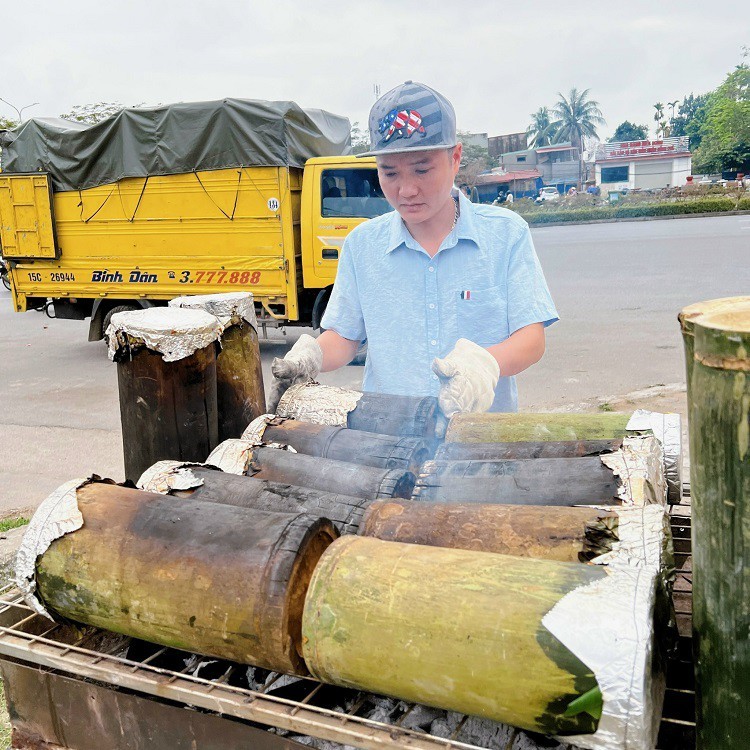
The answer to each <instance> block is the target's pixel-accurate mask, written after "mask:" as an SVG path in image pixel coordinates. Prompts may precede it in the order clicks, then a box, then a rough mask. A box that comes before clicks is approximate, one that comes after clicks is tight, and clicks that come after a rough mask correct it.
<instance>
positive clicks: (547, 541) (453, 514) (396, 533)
mask: <svg viewBox="0 0 750 750" xmlns="http://www.w3.org/2000/svg"><path fill="white" fill-rule="evenodd" d="M358 533H359V535H360V536H370V537H375V538H376V539H382V540H383V541H387V542H403V543H405V544H426V545H429V546H431V547H451V548H453V549H468V550H477V551H481V552H495V553H499V554H503V555H515V556H516V557H535V558H539V559H544V560H559V561H561V562H590V561H592V560H597V561H601V562H606V563H611V562H618V561H619V562H626V563H627V564H629V565H638V566H639V567H643V566H645V565H655V566H656V567H657V568H658V569H660V570H662V571H663V572H664V573H665V577H668V576H669V574H670V570H671V568H672V566H673V559H672V547H671V532H670V527H669V517H668V515H667V513H666V512H665V510H664V509H663V508H661V507H659V506H654V505H651V506H646V507H643V508H617V509H613V510H609V511H605V510H602V509H600V508H559V507H547V506H521V507H519V506H516V505H491V504H486V505H485V504H479V503H472V504H470V505H460V504H449V503H418V502H413V501H410V500H400V501H397V500H378V501H377V502H374V503H372V504H371V505H370V506H369V507H368V509H367V511H366V513H365V515H364V518H363V519H362V523H361V524H360V527H359V532H358Z"/></svg>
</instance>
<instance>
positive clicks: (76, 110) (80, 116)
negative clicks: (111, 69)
mask: <svg viewBox="0 0 750 750" xmlns="http://www.w3.org/2000/svg"><path fill="white" fill-rule="evenodd" d="M133 106H135V107H140V106H142V105H141V104H134V105H133ZM123 109H125V107H124V105H122V104H119V103H118V102H97V103H96V104H76V106H75V107H73V109H71V110H70V112H66V113H65V114H62V115H60V117H62V119H63V120H71V121H73V122H85V123H87V124H88V125H94V124H96V123H97V122H101V121H102V120H106V119H107V118H108V117H112V116H113V115H116V114H117V113H118V112H120V111H121V110H123Z"/></svg>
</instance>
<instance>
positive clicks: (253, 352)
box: [169, 292, 266, 442]
mask: <svg viewBox="0 0 750 750" xmlns="http://www.w3.org/2000/svg"><path fill="white" fill-rule="evenodd" d="M169 306H170V307H179V308H190V309H194V310H205V311H206V312H208V313H211V314H212V315H215V316H216V317H217V318H219V320H220V321H221V324H222V332H221V351H220V352H219V354H218V355H217V357H216V391H217V401H218V420H219V438H218V439H219V442H221V441H223V440H227V439H229V438H238V437H239V436H240V435H241V434H242V431H243V430H244V429H245V426H246V425H247V424H248V422H251V421H252V420H253V419H255V418H256V417H258V416H260V415H261V414H263V412H264V411H265V403H266V397H265V392H264V390H263V373H262V371H261V359H260V345H259V343H258V323H257V320H256V317H255V307H254V305H253V295H252V294H251V293H250V292H229V293H227V294H201V295H196V296H190V297H177V298H175V299H173V300H170V301H169Z"/></svg>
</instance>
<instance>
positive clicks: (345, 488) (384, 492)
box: [247, 448, 416, 500]
mask: <svg viewBox="0 0 750 750" xmlns="http://www.w3.org/2000/svg"><path fill="white" fill-rule="evenodd" d="M247 475H248V476H251V477H256V478H257V479H267V480H269V481H271V482H285V483H288V484H296V485H299V486H303V487H311V488H313V489H316V490H321V491H323V492H334V493H346V494H348V495H352V496H354V497H362V498H366V499H368V500H377V499H380V498H388V497H410V496H411V493H412V491H413V489H414V482H415V481H416V479H415V477H414V474H412V473H411V472H410V471H404V470H403V469H376V468H374V467H372V466H362V465H361V464H352V463H348V462H347V461H333V460H332V459H330V458H318V457H317V456H306V455H304V454H303V453H291V452H290V451H285V450H279V449H278V448H254V449H253V452H252V459H251V463H250V466H249V467H248V470H247Z"/></svg>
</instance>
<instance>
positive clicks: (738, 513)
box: [685, 299, 750, 750]
mask: <svg viewBox="0 0 750 750" xmlns="http://www.w3.org/2000/svg"><path fill="white" fill-rule="evenodd" d="M711 305H712V303H708V305H707V307H709V308H710V306H711ZM695 307H696V306H695V305H694V306H693V308H695ZM693 334H694V340H693V341H690V336H689V334H688V335H685V350H686V352H689V351H690V348H691V346H693V364H692V377H691V378H690V381H689V382H690V389H689V391H688V423H689V431H690V477H691V490H692V505H693V511H692V516H693V518H692V522H693V634H694V638H693V643H694V646H695V648H696V660H695V663H696V683H697V685H696V694H697V697H698V700H697V708H698V721H697V726H698V747H700V748H702V749H704V750H719V748H721V750H739V749H740V748H745V747H747V743H748V739H747V738H748V736H750V713H748V711H747V706H748V703H749V702H750V640H748V637H747V632H748V622H750V596H748V590H749V589H748V586H749V580H750V578H749V577H750V354H749V352H750V309H749V308H748V306H747V303H746V302H745V301H744V300H742V299H738V300H737V303H736V305H735V306H732V305H731V303H729V302H728V301H727V304H726V306H725V307H724V309H723V310H722V311H720V312H714V313H713V314H706V315H705V316H704V315H701V316H699V317H696V318H694V329H693ZM688 369H690V368H689V366H688Z"/></svg>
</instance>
